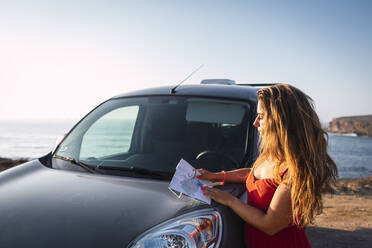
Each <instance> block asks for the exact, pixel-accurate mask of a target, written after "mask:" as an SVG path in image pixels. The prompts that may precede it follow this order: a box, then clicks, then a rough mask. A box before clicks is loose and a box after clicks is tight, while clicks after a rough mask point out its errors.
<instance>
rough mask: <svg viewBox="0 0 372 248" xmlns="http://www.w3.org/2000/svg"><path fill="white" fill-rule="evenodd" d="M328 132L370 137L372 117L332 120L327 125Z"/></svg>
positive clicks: (371, 134)
mask: <svg viewBox="0 0 372 248" xmlns="http://www.w3.org/2000/svg"><path fill="white" fill-rule="evenodd" d="M327 131H328V132H332V133H341V134H346V133H354V134H356V135H358V136H370V137H371V136H372V115H361V116H348V117H339V118H334V119H333V120H332V121H331V122H330V123H329V125H328V128H327Z"/></svg>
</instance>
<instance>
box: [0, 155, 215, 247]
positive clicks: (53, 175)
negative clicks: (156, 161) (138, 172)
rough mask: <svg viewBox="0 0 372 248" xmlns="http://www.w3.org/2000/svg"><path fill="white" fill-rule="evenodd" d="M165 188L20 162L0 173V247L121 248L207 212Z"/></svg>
mask: <svg viewBox="0 0 372 248" xmlns="http://www.w3.org/2000/svg"><path fill="white" fill-rule="evenodd" d="M168 185H169V182H164V181H159V180H153V179H139V178H130V177H120V176H108V175H100V174H88V173H84V172H74V171H66V170H57V169H51V168H48V167H45V166H44V165H42V164H41V163H40V162H39V160H34V161H31V162H28V163H25V164H23V165H20V166H17V167H15V168H12V169H9V170H7V171H5V172H2V173H0V213H1V217H0V226H1V227H2V231H1V232H0V247H26V246H27V247H46V246H53V247H126V245H127V244H128V243H129V242H130V241H131V240H133V239H134V238H135V237H136V236H138V235H139V234H141V233H142V232H144V231H145V230H147V229H149V228H151V227H153V226H154V225H156V224H159V223H161V222H163V221H165V220H168V219H170V218H172V217H174V216H176V215H179V214H181V213H183V212H187V211H189V210H190V209H193V208H203V207H208V205H205V204H201V203H200V202H199V201H195V200H192V199H190V198H188V197H181V198H177V197H176V196H175V195H174V194H173V193H172V192H170V190H169V189H168Z"/></svg>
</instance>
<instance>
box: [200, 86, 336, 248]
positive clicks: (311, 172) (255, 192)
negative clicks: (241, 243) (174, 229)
mask: <svg viewBox="0 0 372 248" xmlns="http://www.w3.org/2000/svg"><path fill="white" fill-rule="evenodd" d="M257 96H258V106H257V118H256V120H255V121H254V124H253V125H254V126H255V127H257V128H258V131H259V133H260V142H259V143H260V151H261V153H260V155H259V157H258V158H257V160H256V162H255V163H254V165H253V166H252V169H248V168H244V169H238V170H234V171H229V172H224V171H223V172H219V173H212V172H209V171H206V170H203V169H199V170H198V171H199V172H200V174H201V175H200V176H199V178H200V179H206V180H211V181H223V182H225V181H226V182H242V183H246V186H247V203H245V202H242V201H241V200H240V199H238V198H236V197H234V196H232V195H231V194H229V193H226V192H224V191H221V190H219V189H215V188H208V187H207V188H205V187H204V188H202V189H203V190H204V194H205V195H206V196H207V197H210V198H211V199H213V200H215V201H217V202H219V203H221V204H224V205H226V206H229V207H230V208H231V209H232V210H233V211H234V212H235V213H236V214H238V215H239V216H240V217H241V218H242V219H243V220H244V221H245V222H246V224H245V242H246V245H247V247H255V248H256V247H310V243H309V241H308V239H307V237H306V234H305V232H304V229H303V227H304V226H305V225H307V224H309V223H311V222H312V221H313V219H314V216H315V215H316V214H319V213H320V212H321V210H322V201H321V200H322V199H321V193H322V191H323V190H326V189H329V187H330V185H331V184H332V183H333V182H334V180H335V178H336V176H337V168H336V165H335V163H334V162H333V160H332V159H331V158H330V156H329V155H328V153H327V139H326V137H327V134H326V133H325V132H324V131H323V129H322V128H321V125H320V122H319V118H318V116H317V114H316V113H315V111H314V106H313V104H312V99H311V98H310V97H309V96H307V95H306V94H304V93H303V92H302V91H300V90H299V89H297V88H295V87H293V86H291V85H287V84H277V85H274V86H271V87H268V88H263V89H260V90H259V91H258V92H257Z"/></svg>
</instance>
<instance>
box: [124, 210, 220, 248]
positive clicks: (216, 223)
mask: <svg viewBox="0 0 372 248" xmlns="http://www.w3.org/2000/svg"><path fill="white" fill-rule="evenodd" d="M221 236H222V219H221V216H220V214H219V213H218V212H217V211H215V210H213V209H203V210H197V211H193V212H190V213H187V214H184V215H181V216H178V217H176V218H173V219H170V220H168V221H166V222H164V223H162V224H159V225H157V226H155V227H153V228H151V229H150V230H148V231H146V232H145V233H143V234H141V235H140V236H139V237H137V238H136V239H135V240H134V241H132V242H131V243H130V244H129V246H128V248H155V247H159V248H217V247H218V246H219V244H220V241H221Z"/></svg>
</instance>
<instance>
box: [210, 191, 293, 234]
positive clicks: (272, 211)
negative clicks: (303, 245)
mask: <svg viewBox="0 0 372 248" xmlns="http://www.w3.org/2000/svg"><path fill="white" fill-rule="evenodd" d="M204 193H205V195H206V196H207V197H210V198H211V199H213V200H215V201H217V202H219V203H221V204H223V205H226V206H229V207H230V208H231V209H232V210H233V211H234V212H235V213H236V214H237V215H239V216H240V217H241V218H242V219H243V220H244V221H245V222H247V223H248V224H250V225H252V226H253V227H255V228H257V229H259V230H261V231H263V232H265V233H266V234H268V235H274V234H275V233H277V232H279V231H281V230H282V229H283V228H285V227H287V226H288V225H289V224H290V223H291V222H292V210H291V208H292V207H291V190H290V187H289V186H287V185H284V184H281V185H279V186H278V188H277V190H276V191H275V193H274V196H273V199H272V200H271V203H270V206H269V208H268V210H267V212H266V213H265V212H264V211H262V210H261V209H258V208H255V207H253V206H250V205H248V204H246V203H244V202H242V201H241V200H240V199H238V198H236V197H234V196H232V195H231V194H229V193H227V192H224V191H222V190H219V189H215V188H204Z"/></svg>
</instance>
